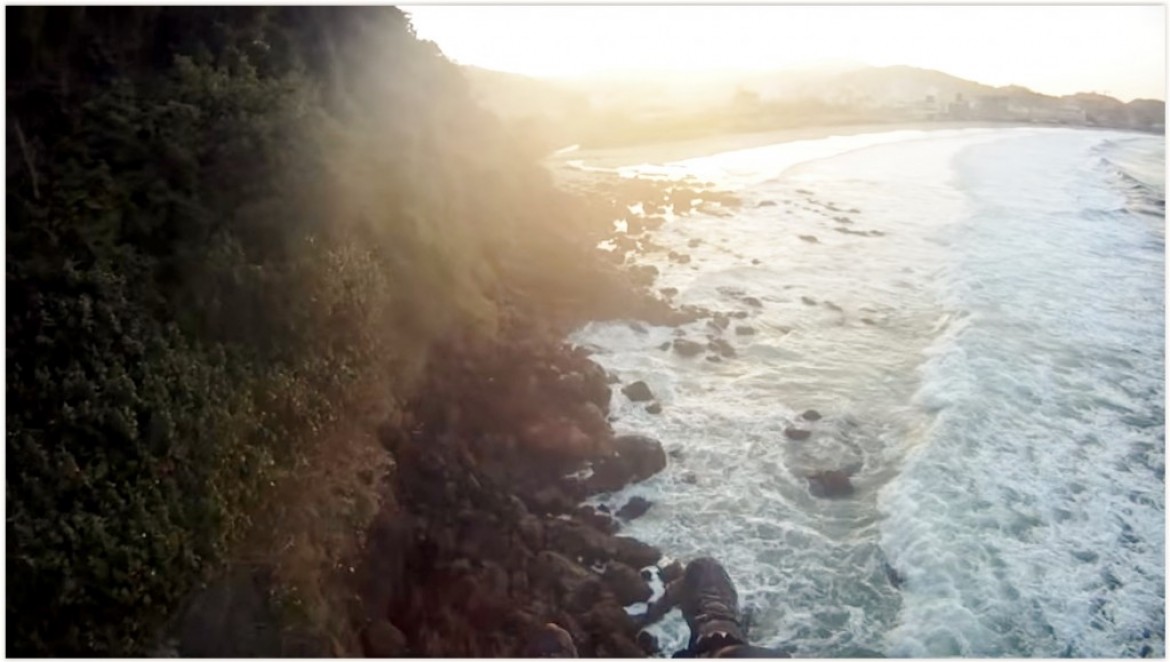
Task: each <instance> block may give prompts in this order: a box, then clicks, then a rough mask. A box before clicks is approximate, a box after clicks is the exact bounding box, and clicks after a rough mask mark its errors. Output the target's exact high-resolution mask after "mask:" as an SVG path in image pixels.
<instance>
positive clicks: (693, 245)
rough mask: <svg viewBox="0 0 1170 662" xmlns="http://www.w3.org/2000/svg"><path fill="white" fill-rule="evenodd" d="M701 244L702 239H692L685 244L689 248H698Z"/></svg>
mask: <svg viewBox="0 0 1170 662" xmlns="http://www.w3.org/2000/svg"><path fill="white" fill-rule="evenodd" d="M701 243H703V240H702V239H692V240H690V241H688V242H687V246H688V247H689V248H698V246H699V244H701Z"/></svg>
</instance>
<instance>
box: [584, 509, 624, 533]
mask: <svg viewBox="0 0 1170 662" xmlns="http://www.w3.org/2000/svg"><path fill="white" fill-rule="evenodd" d="M577 517H578V518H579V519H580V520H581V521H582V522H584V523H586V524H588V525H589V526H591V527H593V528H595V529H597V530H598V531H601V532H602V533H617V531H618V529H620V528H621V524H619V523H618V522H617V521H616V520H614V519H613V518H612V517H610V516H609V515H607V514H605V513H604V512H601V511H600V510H595V509H593V508H591V507H589V506H578V507H577Z"/></svg>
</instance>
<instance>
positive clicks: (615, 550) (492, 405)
mask: <svg viewBox="0 0 1170 662" xmlns="http://www.w3.org/2000/svg"><path fill="white" fill-rule="evenodd" d="M578 193H579V194H580V195H581V196H583V197H584V198H585V199H588V200H589V201H590V203H591V204H592V205H593V206H594V209H593V214H594V216H595V217H596V218H597V219H605V221H604V222H600V221H599V222H598V223H596V224H595V225H594V226H593V228H592V232H589V233H586V234H587V235H589V236H587V238H586V239H587V240H588V241H591V242H593V243H597V242H598V241H599V240H603V239H609V240H610V242H611V244H612V246H613V248H612V250H611V252H610V253H609V259H610V260H612V261H613V262H614V263H615V264H617V265H620V266H622V267H623V268H624V269H625V272H626V274H627V277H628V281H629V283H628V284H629V290H630V293H631V294H632V296H629V297H627V298H625V299H624V301H626V303H625V304H624V310H622V311H618V312H615V313H614V316H615V317H618V318H625V319H628V320H630V323H631V324H637V323H639V322H638V320H641V321H644V322H647V323H653V324H667V325H672V326H678V325H680V324H683V323H686V322H691V321H695V320H698V319H703V318H710V320H711V326H712V327H713V328H715V329H717V330H719V331H721V330H722V329H726V328H727V327H728V322H729V319H728V318H727V316H726V315H723V314H717V313H713V312H712V311H708V310H703V309H699V308H695V307H689V306H684V307H674V306H671V305H670V303H669V299H670V293H669V292H667V293H652V292H651V287H652V285H653V281H654V275H655V274H653V273H650V272H649V271H648V270H647V269H645V268H644V267H637V266H634V265H633V264H632V257H633V255H634V254H637V253H641V252H645V251H650V250H655V246H654V244H653V240H652V238H651V236H650V232H651V231H652V230H653V229H654V228H656V227H658V226H660V225H661V224H662V222H663V221H664V218H663V216H662V214H663V213H664V211H666V207H667V206H668V205H669V207H670V209H671V210H672V211H674V213H677V214H682V213H686V212H689V211H690V210H691V209H692V208H694V207H696V206H703V205H707V206H711V205H715V206H728V207H731V206H734V205H737V204H738V200H736V199H735V198H734V196H731V195H729V194H726V193H723V192H717V191H713V190H711V189H709V188H702V187H700V186H695V185H692V184H691V183H685V184H678V183H674V184H672V183H670V182H658V181H650V180H636V179H620V178H612V179H605V178H600V177H599V178H597V179H596V180H594V181H593V182H592V183H590V184H589V185H588V187H587V189H586V190H582V191H578ZM638 204H640V205H641V209H640V210H638V212H637V213H635V212H628V211H627V210H628V209H629V208H630V207H636V206H637V205H638ZM623 217H624V219H625V220H626V228H625V231H619V230H615V229H614V228H613V227H612V224H611V223H610V221H612V219H614V218H619V219H620V218H623ZM675 259H683V257H682V256H678V257H677V258H675ZM631 302H632V303H631ZM510 311H511V313H512V314H510V315H509V319H507V320H505V321H504V323H503V324H502V329H501V332H500V334H499V335H498V336H497V337H496V338H495V339H493V340H486V339H484V338H482V337H480V336H475V335H470V334H469V335H468V336H466V337H462V338H456V339H451V340H449V341H447V342H445V343H444V344H443V346H441V347H439V348H438V349H437V350H436V351H434V352H433V353H432V356H433V358H432V359H431V363H430V365H429V367H428V370H427V373H426V374H427V377H426V383H425V384H424V385H423V386H422V388H421V389H420V391H419V393H420V395H419V396H418V397H417V398H416V399H415V401H414V402H412V403H410V405H409V406H408V407H407V408H406V411H407V413H406V414H405V415H404V416H403V418H402V420H398V421H393V422H387V423H386V424H384V425H383V426H382V428H381V429H380V430H379V438H380V440H381V441H382V444H383V446H384V447H385V448H386V450H387V452H389V453H390V454H391V455H392V457H393V459H394V464H395V469H394V471H393V472H392V474H391V476H390V477H389V478H388V480H387V482H386V484H385V487H384V492H385V494H384V500H385V506H384V508H383V510H382V511H381V512H380V514H379V515H378V517H377V518H376V520H375V522H374V524H373V526H372V527H371V528H370V530H369V531H368V533H367V536H366V540H367V544H366V553H365V558H364V561H363V567H362V568H361V570H360V575H359V576H358V577H357V578H356V585H357V587H358V592H359V594H360V597H361V604H362V605H363V611H362V613H360V614H355V615H354V618H355V619H356V620H358V622H359V629H360V631H361V633H362V635H361V641H362V646H363V649H364V652H365V653H366V654H367V655H368V656H372V657H387V656H426V657H432V656H462V657H501V656H504V657H516V656H522V655H523V648H524V645H525V643H526V642H527V641H528V639H529V638H530V637H531V635H532V634H533V633H534V632H535V631H537V630H538V629H539V628H540V627H541V626H543V625H544V624H545V623H555V624H557V625H558V626H560V627H562V628H564V629H565V630H566V631H567V632H569V633H570V635H571V636H572V638H573V640H574V644H575V645H576V648H577V650H578V653H579V655H581V656H582V657H642V656H647V655H652V654H655V653H656V652H658V646H657V642H656V641H655V640H654V638H653V637H652V636H651V635H649V633H645V632H642V633H640V632H639V631H638V628H637V626H636V624H635V622H634V621H633V619H631V618H630V617H629V616H628V615H627V613H626V610H625V607H626V606H628V605H631V604H635V603H639V602H645V601H647V600H648V599H650V597H651V595H652V590H651V587H650V583H649V580H650V579H651V577H652V575H653V574H654V573H655V572H657V573H659V574H660V576H661V578H662V579H664V580H668V579H670V578H672V577H673V576H675V575H676V574H678V573H681V571H682V567H681V566H680V565H679V564H678V563H677V562H674V563H670V564H666V563H665V562H664V560H663V559H664V555H663V553H662V551H661V550H658V549H656V548H654V547H652V546H650V545H647V544H645V543H643V542H640V541H638V540H635V539H633V538H630V537H627V536H623V535H621V534H620V531H621V523H622V521H623V520H626V521H628V519H632V518H634V517H637V516H640V515H641V514H642V513H644V512H646V509H648V508H649V507H650V504H649V502H645V501H644V500H636V499H632V500H631V501H630V503H628V504H625V506H624V507H622V508H621V509H620V510H619V513H610V512H606V510H607V509H605V508H604V507H602V509H601V510H598V509H594V508H593V507H591V506H587V505H583V501H584V500H586V499H587V498H589V497H590V496H593V495H596V494H601V493H607V492H613V491H616V490H619V489H621V488H622V487H624V486H626V485H627V484H629V483H632V482H636V481H641V480H645V479H646V478H648V477H650V476H652V475H654V474H655V473H657V472H658V471H661V470H662V469H663V468H664V467H665V466H666V463H667V462H668V458H667V455H666V453H665V452H664V450H663V447H662V444H661V443H659V442H658V441H657V440H654V439H650V438H647V437H643V436H638V435H624V436H618V435H615V434H614V432H613V428H612V427H611V425H610V421H609V419H608V415H609V405H610V398H611V385H612V384H614V383H616V381H617V380H616V378H614V377H612V376H611V375H608V374H606V372H605V370H603V369H602V368H601V367H600V366H599V365H597V364H596V363H594V362H593V361H591V360H590V359H589V356H588V352H587V351H585V350H584V349H582V348H579V347H573V346H570V345H569V344H567V343H565V342H564V337H565V335H566V333H567V332H568V331H569V330H570V329H571V328H572V326H573V325H575V324H579V323H582V322H584V321H586V320H584V319H578V320H559V323H553V324H550V323H547V322H546V321H541V320H539V318H538V315H537V313H538V311H533V310H530V309H526V308H525V307H521V306H515V307H512V308H510ZM688 343H690V344H688ZM691 344H693V345H694V346H695V347H691V346H690V345H691ZM708 345H709V346H708ZM708 345H702V344H700V343H697V342H695V341H691V340H686V339H679V340H678V341H676V343H675V346H674V350H675V351H678V352H680V353H684V354H685V353H686V352H691V351H692V350H695V349H696V348H697V351H699V352H701V351H705V350H709V351H711V352H712V355H713V356H718V355H719V353H720V352H722V353H726V349H727V348H729V346H727V347H725V345H726V343H723V345H719V344H718V343H716V342H715V340H712V341H711V342H710V343H708ZM644 386H645V385H644V384H643V385H642V387H644ZM631 389H632V390H631ZM616 390H618V391H619V395H617V396H616V397H630V398H631V399H636V398H639V397H640V398H644V399H646V400H653V396H652V394H649V393H643V392H642V390H643V389H642V388H641V387H639V386H638V385H637V384H633V385H624V386H623V387H620V388H619V389H616ZM647 391H648V389H647ZM654 404H656V403H654V402H650V404H649V406H651V407H652V406H654ZM660 565H661V566H662V567H659V566H660Z"/></svg>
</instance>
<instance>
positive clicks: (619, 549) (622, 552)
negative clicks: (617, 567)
mask: <svg viewBox="0 0 1170 662" xmlns="http://www.w3.org/2000/svg"><path fill="white" fill-rule="evenodd" d="M613 558H614V559H616V560H618V561H621V562H622V563H625V564H626V565H629V566H632V567H635V568H645V567H646V566H648V565H654V564H655V563H658V559H660V558H662V552H660V551H658V548H656V547H653V546H651V545H647V544H646V543H644V542H642V541H641V540H635V539H634V538H628V537H626V536H614V537H613Z"/></svg>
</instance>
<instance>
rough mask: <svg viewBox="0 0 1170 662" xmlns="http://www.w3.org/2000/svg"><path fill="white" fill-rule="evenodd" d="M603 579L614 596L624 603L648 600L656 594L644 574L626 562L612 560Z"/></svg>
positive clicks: (629, 603) (630, 603)
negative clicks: (643, 576) (643, 577)
mask: <svg viewBox="0 0 1170 662" xmlns="http://www.w3.org/2000/svg"><path fill="white" fill-rule="evenodd" d="M601 581H602V583H604V584H605V585H606V587H608V588H609V590H610V591H613V594H614V597H616V598H617V599H618V602H619V603H621V604H622V605H632V604H634V603H635V602H646V601H647V600H649V599H650V597H651V596H653V595H654V591H653V590H652V589H651V588H650V585H649V584H647V583H646V580H644V579H642V575H641V574H640V573H639V572H638V571H637V570H635V569H633V568H631V567H630V566H628V565H626V564H624V563H618V562H613V561H611V562H610V563H609V565H608V566H607V567H606V568H605V573H604V574H603V575H602V576H601Z"/></svg>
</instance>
